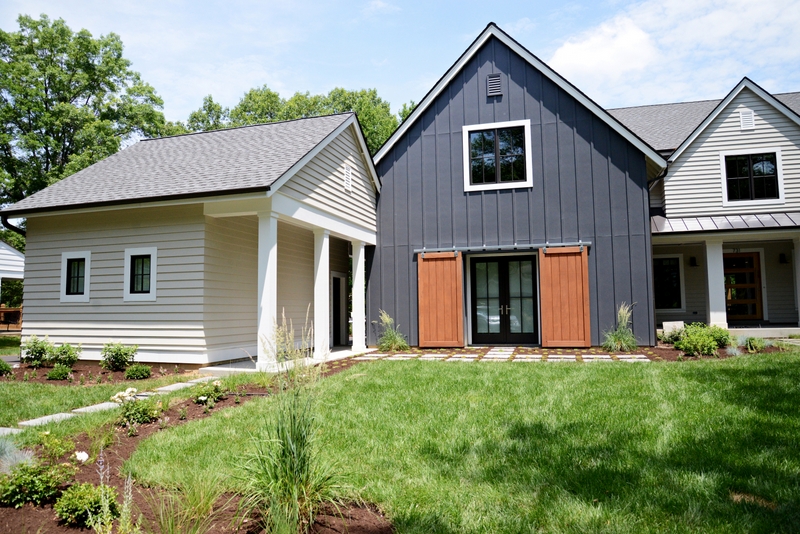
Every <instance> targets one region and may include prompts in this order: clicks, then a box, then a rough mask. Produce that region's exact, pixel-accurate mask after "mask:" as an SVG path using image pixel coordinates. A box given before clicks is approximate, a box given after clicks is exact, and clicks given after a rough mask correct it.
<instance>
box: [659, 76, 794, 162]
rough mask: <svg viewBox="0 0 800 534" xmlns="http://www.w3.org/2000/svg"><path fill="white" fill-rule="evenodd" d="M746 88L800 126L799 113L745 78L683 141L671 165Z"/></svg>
mask: <svg viewBox="0 0 800 534" xmlns="http://www.w3.org/2000/svg"><path fill="white" fill-rule="evenodd" d="M745 88H747V89H750V90H751V91H753V92H754V93H755V94H756V95H758V96H759V97H761V99H762V100H764V101H765V102H767V103H768V104H769V105H771V106H772V107H774V108H775V109H777V110H778V111H780V112H781V113H783V114H784V115H785V116H786V118H788V119H789V120H791V121H792V122H794V123H795V124H797V125H798V126H800V116H798V115H797V113H795V112H794V111H792V110H791V109H789V108H788V107H787V106H786V105H785V104H783V103H782V102H781V101H780V100H778V99H777V98H775V97H774V96H772V95H771V94H769V93H768V92H767V91H765V90H764V89H762V88H761V87H760V86H759V85H758V84H757V83H755V82H754V81H752V80H751V79H750V78H748V77H747V76H745V77H744V78H742V81H740V82H739V83H738V84H736V87H734V88H733V90H732V91H731V92H730V93H728V96H726V97H725V98H724V99H723V100H722V102H720V103H719V104H717V107H715V108H714V110H713V111H712V112H711V113H709V115H708V117H706V118H705V120H704V121H703V122H701V123H700V125H699V126H698V127H697V128H695V129H694V131H693V132H692V134H691V135H690V136H689V137H687V138H686V139H685V140H684V141H683V143H681V146H679V147H678V148H676V149H675V152H673V153H672V154H671V155H670V157H669V160H668V161H669V163H673V162H674V161H675V160H677V159H678V156H680V155H681V154H682V153H683V152H684V151H685V150H686V149H687V148H689V145H691V144H692V143H693V142H694V141H695V139H697V138H698V137H699V136H700V134H701V133H703V131H704V130H705V129H706V128H708V125H709V124H711V122H712V121H713V120H714V119H716V118H717V117H718V116H719V114H720V113H722V110H723V109H725V108H726V107H728V104H730V103H731V101H732V100H733V99H734V98H736V97H737V96H739V93H741V92H742V90H743V89H745Z"/></svg>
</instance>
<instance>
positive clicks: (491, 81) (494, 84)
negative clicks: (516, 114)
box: [486, 74, 503, 96]
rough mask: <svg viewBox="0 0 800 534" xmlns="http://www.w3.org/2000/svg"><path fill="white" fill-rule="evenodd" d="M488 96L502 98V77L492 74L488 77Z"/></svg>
mask: <svg viewBox="0 0 800 534" xmlns="http://www.w3.org/2000/svg"><path fill="white" fill-rule="evenodd" d="M486 95H487V96H502V95H503V89H502V87H500V75H499V74H490V75H488V76H487V77H486Z"/></svg>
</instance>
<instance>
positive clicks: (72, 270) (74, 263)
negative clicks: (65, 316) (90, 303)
mask: <svg viewBox="0 0 800 534" xmlns="http://www.w3.org/2000/svg"><path fill="white" fill-rule="evenodd" d="M85 280H86V260H85V259H83V258H73V259H68V260H67V291H66V293H67V295H83V291H84V281H85Z"/></svg>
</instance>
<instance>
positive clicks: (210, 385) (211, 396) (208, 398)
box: [192, 380, 228, 406]
mask: <svg viewBox="0 0 800 534" xmlns="http://www.w3.org/2000/svg"><path fill="white" fill-rule="evenodd" d="M227 393H228V392H227V390H226V389H225V388H224V387H223V386H222V382H220V381H219V380H214V381H213V382H205V383H203V384H198V385H196V386H195V389H194V395H192V400H194V402H195V404H207V405H208V404H210V405H212V406H213V405H214V403H216V402H217V401H219V400H220V399H221V398H223V397H224V396H225V395H226V394H227Z"/></svg>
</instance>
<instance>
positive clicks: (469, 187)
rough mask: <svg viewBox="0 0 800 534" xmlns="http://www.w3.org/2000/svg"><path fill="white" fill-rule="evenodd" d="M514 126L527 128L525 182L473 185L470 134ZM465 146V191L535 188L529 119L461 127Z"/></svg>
mask: <svg viewBox="0 0 800 534" xmlns="http://www.w3.org/2000/svg"><path fill="white" fill-rule="evenodd" d="M514 126H524V127H525V175H526V178H527V179H526V180H525V181H524V182H508V183H493V184H471V183H470V180H469V178H470V174H469V171H470V157H469V154H470V152H469V133H470V132H475V131H479V130H491V129H494V128H512V127H514ZM461 131H462V136H463V145H464V191H467V192H469V191H494V190H497V189H522V188H525V187H533V162H532V158H531V121H530V120H528V119H525V120H521V121H507V122H491V123H486V124H470V125H468V126H462V127H461Z"/></svg>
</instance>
